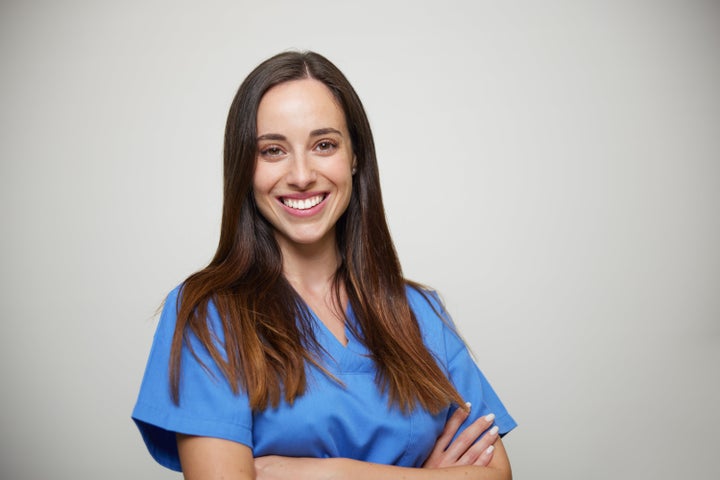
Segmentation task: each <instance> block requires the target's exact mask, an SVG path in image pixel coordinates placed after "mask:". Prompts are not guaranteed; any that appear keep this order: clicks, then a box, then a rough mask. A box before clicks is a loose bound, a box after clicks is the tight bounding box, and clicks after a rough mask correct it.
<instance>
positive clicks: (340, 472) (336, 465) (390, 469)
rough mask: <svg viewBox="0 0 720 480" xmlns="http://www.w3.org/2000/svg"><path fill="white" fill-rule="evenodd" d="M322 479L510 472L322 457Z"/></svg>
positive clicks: (501, 477) (392, 479) (489, 478)
mask: <svg viewBox="0 0 720 480" xmlns="http://www.w3.org/2000/svg"><path fill="white" fill-rule="evenodd" d="M322 461H323V462H324V463H326V464H325V465H323V467H324V468H321V469H320V470H322V471H323V472H324V473H325V474H326V476H324V478H323V480H341V479H342V480H366V479H368V478H372V479H375V480H385V479H387V480H398V479H407V480H455V479H464V480H468V479H472V480H510V479H511V475H510V472H509V471H507V470H503V469H498V468H493V467H477V466H474V465H468V466H462V467H445V468H409V467H397V466H394V465H381V464H377V463H368V462H361V461H357V460H350V459H346V458H331V459H325V460H322Z"/></svg>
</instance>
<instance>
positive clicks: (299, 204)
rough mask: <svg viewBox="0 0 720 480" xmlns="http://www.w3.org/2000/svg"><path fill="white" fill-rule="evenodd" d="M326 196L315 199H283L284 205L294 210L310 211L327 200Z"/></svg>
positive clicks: (318, 196)
mask: <svg viewBox="0 0 720 480" xmlns="http://www.w3.org/2000/svg"><path fill="white" fill-rule="evenodd" d="M325 197H326V195H324V194H322V195H315V196H314V197H310V198H304V199H297V198H285V197H283V198H282V199H281V201H282V203H283V205H285V206H286V207H290V208H292V209H294V210H308V209H310V208H312V207H314V206H315V205H317V204H319V203H320V202H322V201H323V200H325Z"/></svg>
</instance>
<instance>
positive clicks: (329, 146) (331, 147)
mask: <svg viewBox="0 0 720 480" xmlns="http://www.w3.org/2000/svg"><path fill="white" fill-rule="evenodd" d="M321 145H327V147H326V148H320V151H321V152H328V151H331V150H334V149H336V148H337V143H336V142H334V141H332V140H320V141H319V142H318V143H317V144H316V145H315V148H319V147H320V146H321Z"/></svg>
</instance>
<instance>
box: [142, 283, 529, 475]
mask: <svg viewBox="0 0 720 480" xmlns="http://www.w3.org/2000/svg"><path fill="white" fill-rule="evenodd" d="M179 290H180V287H178V288H176V289H175V290H173V291H172V292H171V293H170V294H169V295H168V297H167V299H166V302H165V307H164V309H163V312H162V315H161V317H160V322H159V324H158V327H157V331H156V333H155V338H154V340H153V345H152V348H151V351H150V357H149V359H148V364H147V368H146V370H145V376H144V378H143V381H142V385H141V387H140V394H139V396H138V400H137V403H136V405H135V409H134V410H133V414H132V417H133V419H134V420H135V422H136V424H137V426H138V428H139V429H140V433H141V434H142V437H143V439H144V441H145V444H146V445H147V448H148V450H149V451H150V454H151V455H152V456H153V458H154V459H155V460H157V461H158V462H159V463H160V464H162V465H163V466H165V467H167V468H170V469H173V470H177V471H181V467H180V460H179V458H178V451H177V444H176V441H175V432H179V433H184V434H189V435H199V436H206V437H217V438H223V439H226V440H232V441H235V442H240V443H242V444H245V445H247V446H249V447H250V448H252V450H253V455H254V456H255V457H260V456H264V455H283V456H290V457H315V458H324V457H345V458H353V459H357V460H363V461H367V462H375V463H382V464H391V465H400V466H408V467H419V466H421V465H422V464H423V462H424V461H425V459H426V458H427V456H428V455H429V454H430V451H431V449H432V447H433V445H434V444H435V440H436V439H437V437H438V436H439V435H440V432H441V431H442V429H443V426H444V425H445V422H446V420H447V418H448V417H449V416H450V415H451V413H452V411H453V408H451V407H450V406H449V407H448V408H447V409H445V410H443V411H441V412H439V413H438V414H436V415H431V414H430V413H428V412H426V411H425V410H423V409H422V408H417V409H415V411H413V412H411V413H409V414H404V413H403V412H402V411H400V409H399V408H397V407H396V406H388V397H387V394H386V393H381V392H380V391H379V389H378V387H377V385H376V383H375V373H376V371H375V366H374V364H373V361H372V360H371V359H370V357H369V351H368V350H367V348H365V346H364V345H363V344H362V343H361V342H360V341H359V340H358V339H357V338H356V337H355V336H353V334H352V333H351V331H350V330H349V329H347V328H346V336H347V339H348V345H347V346H343V345H342V344H341V343H340V342H339V341H338V340H337V338H335V336H334V335H333V334H332V333H331V332H330V331H329V330H328V329H327V327H325V325H324V324H323V323H322V322H321V321H320V320H319V319H318V318H317V317H313V319H314V327H315V335H316V337H317V340H318V342H319V343H320V345H321V346H322V347H323V348H324V349H325V351H326V352H324V353H323V356H322V358H321V360H322V362H323V366H324V367H325V368H327V369H328V370H329V371H330V372H331V373H332V374H333V375H334V376H335V377H336V378H337V379H338V380H340V381H341V382H342V383H343V385H339V384H338V383H337V382H336V381H335V380H333V379H331V378H329V377H328V376H327V375H325V374H324V373H322V372H321V371H320V370H318V369H317V368H316V367H314V366H307V367H306V371H307V379H308V390H307V391H306V393H305V394H304V395H303V396H301V397H298V398H296V399H295V402H294V404H293V405H289V404H287V403H285V402H282V403H281V404H280V405H279V406H278V407H277V408H267V409H266V410H265V411H262V412H253V411H252V410H251V409H250V406H249V402H248V398H247V396H246V395H245V394H244V393H242V392H241V393H240V394H238V395H235V394H233V393H232V390H231V389H230V385H229V384H228V382H227V380H226V379H225V377H224V376H223V374H222V373H221V372H220V370H219V369H218V368H217V365H216V364H215V363H214V361H213V360H212V359H211V358H210V356H209V354H208V353H207V350H206V349H205V348H204V347H202V345H200V343H199V342H198V341H197V339H196V338H195V337H194V336H191V338H190V342H191V343H192V346H193V347H194V350H195V353H196V354H197V355H198V356H199V357H200V359H201V360H202V361H203V362H204V363H205V365H206V366H207V368H208V370H205V369H203V367H202V366H201V365H200V364H199V363H198V361H197V360H196V359H195V358H194V357H193V355H192V354H191V353H190V352H189V351H188V349H187V347H184V348H183V352H182V359H181V362H182V367H181V379H180V405H179V406H178V405H175V404H174V403H173V402H172V399H171V396H170V384H169V359H170V344H171V341H172V336H173V332H174V330H175V321H176V315H177V310H176V307H177V297H178V294H179ZM407 295H408V300H409V302H410V306H411V308H412V309H413V311H414V312H415V315H416V317H417V319H418V322H419V324H420V328H421V330H422V333H423V338H424V341H425V344H426V345H427V347H428V349H430V351H431V352H432V353H433V354H434V356H435V357H436V359H437V360H438V363H439V365H440V367H441V368H442V369H443V370H444V371H445V372H446V373H447V375H448V377H449V378H450V380H451V382H452V383H453V385H454V386H455V388H456V389H457V390H458V392H459V393H460V395H461V396H462V397H463V398H464V399H465V400H466V401H469V402H471V403H472V411H471V414H470V417H469V418H468V420H466V422H465V423H464V424H463V427H462V428H464V427H465V426H467V425H469V424H470V423H471V422H472V421H474V420H475V419H477V418H479V417H480V416H483V415H487V414H488V413H494V414H495V424H496V425H497V426H498V427H499V430H500V434H501V435H504V434H505V433H507V432H509V431H510V430H512V429H513V428H514V427H515V425H516V423H515V421H514V420H513V419H512V417H511V416H510V415H509V414H508V413H507V411H506V410H505V407H504V406H503V404H502V403H501V402H500V399H499V398H498V397H497V395H496V394H495V392H494V391H493V389H492V387H491V386H490V384H489V383H488V381H487V380H486V379H485V376H484V375H483V374H482V372H481V371H480V370H479V369H478V368H477V366H476V365H475V362H474V361H473V359H472V357H471V356H470V354H469V352H468V350H467V348H466V346H465V344H464V342H463V341H462V340H461V339H460V338H459V337H458V335H457V334H456V333H455V331H454V330H453V327H452V325H451V324H449V323H448V322H449V321H450V320H449V318H447V317H446V320H445V321H443V319H441V318H440V317H439V316H438V314H437V313H435V311H434V310H433V307H434V308H435V310H437V311H440V312H443V310H442V307H441V305H440V303H439V301H438V300H437V298H436V297H435V296H434V295H433V294H429V298H430V301H431V302H432V303H433V305H432V306H431V305H430V303H428V301H427V300H426V299H425V298H424V296H423V295H422V294H420V293H419V292H418V291H417V290H415V289H414V288H411V287H408V288H407ZM443 315H445V316H446V314H445V313H444V312H443ZM348 319H349V321H350V322H354V316H353V313H352V311H349V312H348ZM208 321H209V322H210V324H211V326H212V327H213V328H214V329H215V332H218V335H219V337H220V339H219V341H220V342H222V335H221V332H222V328H220V318H219V316H218V312H217V310H216V309H215V307H214V306H213V305H212V303H211V304H210V306H209V309H208Z"/></svg>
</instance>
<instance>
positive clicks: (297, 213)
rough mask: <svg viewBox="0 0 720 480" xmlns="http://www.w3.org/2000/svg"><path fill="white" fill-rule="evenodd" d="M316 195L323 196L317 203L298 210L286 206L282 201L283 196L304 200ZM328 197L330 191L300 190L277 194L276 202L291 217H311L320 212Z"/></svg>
mask: <svg viewBox="0 0 720 480" xmlns="http://www.w3.org/2000/svg"><path fill="white" fill-rule="evenodd" d="M318 195H322V196H323V197H324V198H323V199H322V200H321V201H320V203H318V204H317V205H315V206H313V207H310V208H307V209H305V210H299V209H296V208H292V207H288V206H287V205H285V204H284V203H283V198H289V199H292V200H306V199H308V198H312V197H317V196H318ZM328 198H330V192H302V193H289V194H287V195H279V196H277V197H276V199H277V202H278V203H279V204H280V207H282V209H283V210H284V211H285V212H287V213H288V214H290V215H292V216H293V217H311V216H313V215H316V214H318V213H320V212H321V211H322V210H323V209H324V208H325V205H326V204H327V203H328V202H327V200H328Z"/></svg>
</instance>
